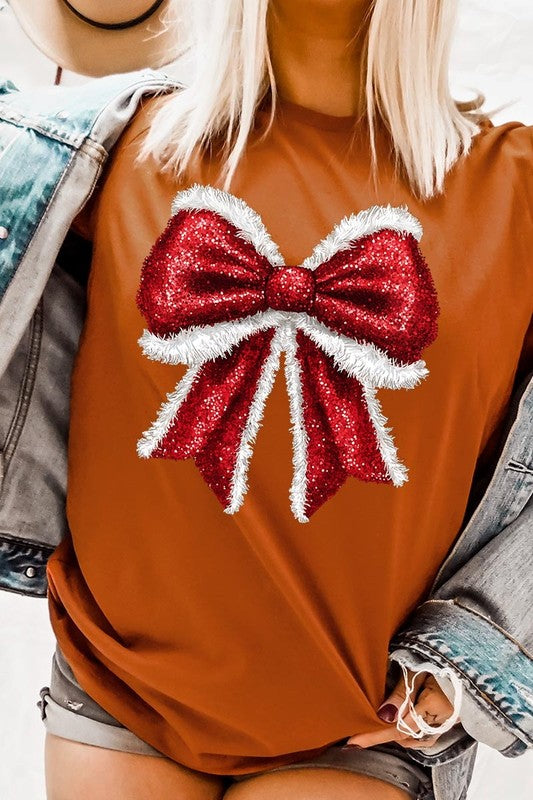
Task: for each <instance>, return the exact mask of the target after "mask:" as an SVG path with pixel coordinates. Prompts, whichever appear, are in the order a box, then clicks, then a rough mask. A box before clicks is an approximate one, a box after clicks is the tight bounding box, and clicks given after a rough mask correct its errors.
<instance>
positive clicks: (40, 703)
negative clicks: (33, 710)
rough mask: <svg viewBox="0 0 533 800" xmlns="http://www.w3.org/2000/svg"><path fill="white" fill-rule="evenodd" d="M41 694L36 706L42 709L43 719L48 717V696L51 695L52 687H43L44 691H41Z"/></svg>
mask: <svg viewBox="0 0 533 800" xmlns="http://www.w3.org/2000/svg"><path fill="white" fill-rule="evenodd" d="M39 694H40V695H41V699H40V700H38V701H37V703H36V704H35V705H36V706H37V708H40V709H41V719H44V718H45V717H46V697H45V695H46V694H50V687H49V686H43V688H42V689H40V690H39Z"/></svg>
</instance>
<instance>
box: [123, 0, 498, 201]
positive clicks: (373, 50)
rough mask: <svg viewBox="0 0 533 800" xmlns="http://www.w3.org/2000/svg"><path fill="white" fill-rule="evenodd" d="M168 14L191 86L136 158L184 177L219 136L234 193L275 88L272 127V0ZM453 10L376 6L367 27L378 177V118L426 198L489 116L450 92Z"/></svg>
mask: <svg viewBox="0 0 533 800" xmlns="http://www.w3.org/2000/svg"><path fill="white" fill-rule="evenodd" d="M169 8H170V10H171V13H172V12H174V11H177V12H178V19H177V20H176V22H177V23H178V24H177V26H176V27H177V30H178V31H179V34H180V36H182V37H183V42H184V46H183V49H184V52H186V53H189V54H191V55H192V58H193V68H192V70H191V80H190V81H188V82H186V84H185V85H184V86H183V88H182V89H180V90H179V91H178V92H173V93H171V94H170V95H169V96H168V97H167V98H166V101H165V102H164V103H162V104H161V106H160V107H159V108H158V109H157V111H156V113H155V114H154V116H153V119H152V120H151V125H150V129H149V131H148V132H147V135H146V136H145V138H144V140H143V142H142V144H141V148H140V151H139V153H138V155H137V160H138V161H142V160H144V159H145V158H147V157H148V156H151V157H155V159H156V161H157V162H158V164H159V166H160V167H161V169H162V170H164V171H170V172H172V173H173V174H174V175H175V176H176V178H179V177H180V176H181V175H183V174H184V173H185V171H186V169H187V167H188V165H189V163H190V162H191V160H192V158H193V156H194V155H195V153H197V152H198V151H199V150H200V151H201V150H204V149H205V148H207V147H208V146H209V143H210V142H211V140H212V139H213V138H214V137H219V136H222V139H223V153H224V157H223V160H222V163H221V173H220V175H221V179H222V180H223V181H224V183H223V188H224V189H225V190H226V191H228V190H229V186H230V182H231V179H232V176H233V174H234V172H235V169H236V167H237V164H238V162H239V159H240V158H241V156H242V154H243V150H244V148H245V145H246V141H247V139H248V135H249V133H250V130H251V127H252V125H253V121H254V115H255V112H256V109H257V107H258V105H259V103H260V102H261V100H262V99H263V97H264V95H265V93H266V92H267V91H268V90H269V89H270V90H271V96H272V103H271V116H270V123H271V121H272V119H273V116H274V114H275V109H276V83H275V77H274V73H273V69H272V63H271V60H270V55H269V49H268V40H267V14H268V9H269V0H223V2H221V0H193V1H192V2H190V0H175V2H174V3H173V4H171V5H170V6H169ZM456 14H457V0H371V2H370V3H369V10H368V17H367V24H366V25H365V29H364V41H363V42H362V49H363V58H362V59H361V70H362V72H361V83H360V85H361V107H362V108H364V109H365V111H364V113H365V116H366V118H367V121H368V127H369V134H370V150H371V169H372V172H373V174H374V179H375V175H376V170H377V156H376V148H375V123H376V118H377V117H378V116H379V118H380V119H381V120H382V121H383V123H384V124H385V126H386V127H387V129H388V131H389V132H390V138H391V143H392V149H393V153H394V162H395V168H396V170H398V171H400V170H403V172H404V175H405V177H406V179H407V181H408V183H409V186H410V189H411V191H412V192H413V194H414V195H415V196H417V197H418V198H419V199H421V200H426V199H429V198H431V197H432V196H434V195H436V194H441V193H442V192H443V191H444V179H445V177H446V174H447V173H448V171H449V170H450V168H451V167H452V166H453V164H454V163H455V162H456V161H457V159H458V158H459V157H460V156H461V155H466V154H467V153H468V152H469V150H470V146H471V143H472V139H473V137H474V136H475V135H476V133H478V132H479V130H480V125H479V122H480V120H481V118H482V117H483V116H485V117H488V116H489V114H483V113H481V112H479V109H480V106H481V105H482V104H483V103H484V101H485V98H484V96H483V95H482V94H478V95H477V97H476V98H475V99H474V100H472V101H469V102H459V101H456V100H454V99H453V98H452V96H451V93H450V87H449V83H448V64H449V55H450V48H451V42H452V37H453V31H454V26H455V19H456ZM354 33H357V32H354ZM165 71H167V72H168V69H167V70H165ZM266 133H268V128H267V130H266V131H265V135H266Z"/></svg>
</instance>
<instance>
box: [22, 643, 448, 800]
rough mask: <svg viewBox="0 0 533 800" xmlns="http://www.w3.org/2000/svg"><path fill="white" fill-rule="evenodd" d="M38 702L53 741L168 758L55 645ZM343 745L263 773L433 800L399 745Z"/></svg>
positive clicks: (426, 775)
mask: <svg viewBox="0 0 533 800" xmlns="http://www.w3.org/2000/svg"><path fill="white" fill-rule="evenodd" d="M40 696H41V699H40V700H39V701H37V706H38V708H40V710H41V719H42V720H43V723H44V725H45V727H46V729H47V730H48V731H49V732H50V733H53V734H55V735H56V736H62V737H63V738H65V739H72V740H74V741H77V742H83V743H84V744H91V745H96V746H97V747H106V748H110V749H112V750H123V751H126V752H129V753H141V754H145V755H152V756H160V757H163V758H167V756H165V755H164V754H163V753H161V752H160V751H159V750H156V749H154V748H153V747H152V746H151V745H149V744H148V743H147V742H145V741H143V740H142V739H140V738H139V737H138V736H136V734H134V733H133V732H132V731H130V730H128V728H126V727H124V725H122V723H120V722H118V721H117V720H116V719H115V718H114V717H112V716H111V715H110V714H108V712H107V711H105V710H104V709H103V708H102V707H101V706H100V705H99V704H98V703H97V702H96V701H95V700H93V699H92V698H91V697H90V696H89V695H88V694H87V693H86V692H85V691H84V690H83V689H82V688H81V686H80V685H79V683H78V682H77V680H76V678H75V676H74V673H73V672H72V669H71V668H70V666H69V664H68V662H67V661H66V659H65V656H64V654H63V652H62V651H61V650H60V649H59V645H58V644H57V643H56V649H55V652H54V655H53V658H52V671H51V676H50V686H43V688H42V689H41V690H40ZM348 738H349V737H346V739H348ZM345 741H346V740H342V741H340V742H337V743H335V744H334V745H332V746H331V747H329V748H328V749H327V750H325V751H323V752H322V753H320V755H318V756H315V757H314V758H311V759H309V760H308V761H298V762H295V763H293V764H287V765H284V766H281V767H274V768H273V769H268V770H264V771H263V772H278V771H280V770H284V769H297V768H302V767H330V768H332V769H343V770H349V771H350V772H358V773H363V774H364V775H370V776H372V777H376V778H380V779H381V780H384V781H387V782H388V783H392V784H393V785H394V786H398V787H399V788H400V789H403V790H404V791H405V792H407V793H408V795H409V796H410V797H412V798H413V799H414V800H435V796H434V794H433V783H432V779H431V769H430V767H426V766H424V765H421V764H417V763H415V762H414V761H413V760H412V759H410V758H409V755H408V752H407V750H406V749H405V748H402V747H401V745H397V744H396V743H394V742H386V743H384V744H378V745H374V746H372V747H366V748H363V749H361V750H357V749H356V748H347V749H343V748H342V745H343V744H344V742H345ZM258 774H259V773H257V772H253V773H252V772H250V773H245V774H241V775H229V776H226V777H228V778H231V779H232V780H233V781H241V780H245V779H246V778H249V777H253V776H254V775H258Z"/></svg>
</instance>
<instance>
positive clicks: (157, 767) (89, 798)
mask: <svg viewBox="0 0 533 800" xmlns="http://www.w3.org/2000/svg"><path fill="white" fill-rule="evenodd" d="M44 756H45V774H46V797H47V800H74V798H75V800H109V798H115V800H154V798H158V800H171V798H172V800H178V798H179V800H220V798H222V797H223V796H224V790H225V788H226V786H227V783H228V781H227V779H225V778H224V777H222V776H218V775H206V774H205V773H201V772H195V771H194V770H191V769H188V768H187V767H183V766H181V765H180V764H177V763H176V762H174V761H172V760H171V759H170V758H160V757H159V756H152V755H140V754H138V753H126V752H122V751H120V750H109V749H107V748H105V747H95V746H94V745H90V744H82V743H81V742H74V741H71V740H70V739H64V738H63V737H61V736H55V735H54V734H52V733H48V731H47V733H46V737H45V746H44Z"/></svg>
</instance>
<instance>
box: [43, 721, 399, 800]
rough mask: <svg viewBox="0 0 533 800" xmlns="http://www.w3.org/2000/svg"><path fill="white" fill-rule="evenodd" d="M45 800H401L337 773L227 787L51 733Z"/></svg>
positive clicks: (286, 774) (361, 778)
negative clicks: (112, 799) (110, 799)
mask: <svg viewBox="0 0 533 800" xmlns="http://www.w3.org/2000/svg"><path fill="white" fill-rule="evenodd" d="M45 767H46V797H47V800H74V798H75V800H108V798H110V797H114V798H117V800H153V798H154V797H157V798H159V799H160V800H221V798H224V800H286V798H289V797H290V798H291V800H406V798H408V797H410V795H409V793H408V792H406V791H404V790H403V789H400V788H399V787H396V786H393V785H392V784H391V783H387V782H386V781H382V780H380V779H379V778H373V777H370V776H367V775H362V774H361V775H360V774H358V773H355V772H348V771H344V770H341V769H338V770H337V769H328V768H319V767H316V768H315V767H305V768H303V769H291V770H281V771H280V772H271V773H268V774H265V775H254V776H253V777H250V778H247V779H246V780H244V781H239V782H238V783H233V784H232V785H230V786H229V787H228V784H229V783H230V782H231V779H227V778H224V777H222V776H218V775H206V774H205V773H200V772H195V771H194V770H190V769H188V768H187V767H183V766H181V765H180V764H177V763H176V762H174V761H172V760H171V759H167V758H159V757H157V756H150V755H139V754H137V753H125V752H121V751H119V750H108V749H107V748H105V747H95V746H93V745H88V744H81V743H80V742H73V741H71V740H70V739H63V738H62V737H60V736H55V735H54V734H51V733H48V732H47V733H46V738H45Z"/></svg>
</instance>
